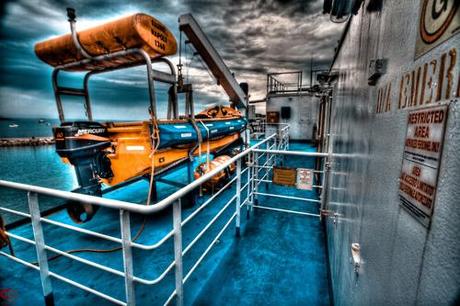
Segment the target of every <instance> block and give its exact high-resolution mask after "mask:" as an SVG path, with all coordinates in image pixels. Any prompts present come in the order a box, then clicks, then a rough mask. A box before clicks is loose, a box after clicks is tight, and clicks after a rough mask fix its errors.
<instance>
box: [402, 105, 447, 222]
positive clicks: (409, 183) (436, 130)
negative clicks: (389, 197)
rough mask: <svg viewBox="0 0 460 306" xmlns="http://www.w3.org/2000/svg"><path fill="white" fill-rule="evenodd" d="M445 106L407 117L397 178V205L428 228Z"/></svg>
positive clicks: (442, 137)
mask: <svg viewBox="0 0 460 306" xmlns="http://www.w3.org/2000/svg"><path fill="white" fill-rule="evenodd" d="M447 110H448V106H447V105H444V106H437V107H431V108H425V109H421V110H417V111H413V112H410V113H409V116H408V120H407V134H406V140H405V143H404V158H403V163H402V167H401V175H400V178H399V197H400V200H401V205H402V206H403V207H404V208H406V209H407V210H408V211H409V212H410V213H412V214H413V215H414V216H415V217H416V218H417V219H418V220H419V221H420V222H422V223H423V224H424V225H426V226H428V225H429V223H430V219H431V215H432V213H433V205H434V200H435V193H436V187H437V180H438V171H439V164H440V159H441V153H442V152H441V150H442V144H443V141H444V129H445V123H446V121H447Z"/></svg>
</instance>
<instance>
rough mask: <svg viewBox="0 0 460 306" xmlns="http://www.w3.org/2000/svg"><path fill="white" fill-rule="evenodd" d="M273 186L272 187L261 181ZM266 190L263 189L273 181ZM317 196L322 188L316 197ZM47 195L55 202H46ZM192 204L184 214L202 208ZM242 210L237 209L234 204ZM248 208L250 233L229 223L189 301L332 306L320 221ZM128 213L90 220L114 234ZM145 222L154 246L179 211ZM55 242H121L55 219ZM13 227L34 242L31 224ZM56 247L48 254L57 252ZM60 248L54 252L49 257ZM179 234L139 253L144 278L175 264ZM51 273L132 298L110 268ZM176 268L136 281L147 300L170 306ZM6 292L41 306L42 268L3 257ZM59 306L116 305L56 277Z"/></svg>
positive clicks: (51, 234) (110, 257) (49, 235)
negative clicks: (238, 230)
mask: <svg viewBox="0 0 460 306" xmlns="http://www.w3.org/2000/svg"><path fill="white" fill-rule="evenodd" d="M291 149H294V150H308V151H312V150H313V148H312V147H310V146H307V145H305V144H293V145H291ZM286 165H292V166H297V167H299V166H303V167H312V166H313V159H311V160H301V159H299V158H289V159H287V160H286ZM184 174H185V169H182V170H180V171H177V172H175V173H173V174H171V175H170V177H169V178H170V179H175V180H179V181H180V180H183V179H184V177H185V175H184ZM262 185H264V184H262ZM262 185H261V186H260V188H261V190H262V191H263V190H264V189H265V188H266V187H264V186H262ZM159 187H160V188H159V189H160V191H161V197H163V196H165V195H166V194H168V193H170V192H171V191H173V190H174V187H171V186H167V185H163V184H160V186H159ZM267 188H268V189H267V190H268V191H270V192H272V193H278V194H281V193H283V194H291V195H303V196H305V195H306V194H305V191H298V190H296V189H293V188H287V187H281V186H274V185H270V186H267ZM306 193H309V192H306ZM307 195H309V196H311V197H315V196H316V195H315V194H314V192H310V193H309V194H307ZM145 196H146V183H144V182H138V183H136V184H133V185H131V186H129V187H127V188H123V189H122V190H117V191H115V192H112V193H111V194H110V197H113V198H117V199H122V200H128V201H132V202H138V203H142V201H143V199H145ZM231 196H232V194H231V192H224V193H223V194H222V195H221V196H220V197H219V200H218V201H217V202H216V203H214V204H213V205H210V206H209V207H207V208H206V209H204V210H203V211H202V212H201V213H200V214H198V215H197V217H196V218H194V219H193V221H191V222H190V223H189V224H187V225H186V226H185V227H184V230H183V240H184V246H186V245H188V243H189V242H190V241H191V240H192V239H193V237H194V236H196V234H197V233H198V232H199V231H200V230H201V229H202V228H203V227H204V226H205V225H206V224H207V223H208V222H209V220H210V219H211V218H212V217H213V216H214V215H215V213H216V212H217V211H218V210H220V208H221V207H222V206H223V205H224V204H225V203H226V202H227V200H228V199H230V197H231ZM40 200H42V201H45V200H46V199H43V198H41V199H40ZM259 203H260V204H261V205H268V206H273V207H279V208H296V209H300V210H302V211H306V212H314V213H317V212H318V205H317V204H309V203H304V202H299V201H286V200H280V199H277V198H268V197H264V196H260V197H259ZM196 207H197V206H195V207H194V208H189V209H184V212H183V217H185V216H187V215H188V214H190V213H191V212H193V210H194V209H195V208H196ZM230 207H231V208H233V207H234V206H233V205H230ZM232 212H233V211H232V210H231V209H228V211H226V212H225V213H224V215H223V216H222V220H220V219H219V221H217V222H216V224H215V226H212V227H211V229H210V232H209V234H207V235H205V236H204V237H203V238H202V239H200V240H199V242H198V243H197V244H196V245H195V246H194V247H193V248H192V249H191V252H190V253H188V254H187V255H186V256H185V257H184V269H185V271H188V270H189V269H190V268H191V266H192V265H193V263H194V262H195V261H196V259H197V258H198V257H199V256H200V255H201V253H202V252H203V250H204V249H205V248H206V247H207V245H208V244H209V242H210V241H211V240H212V239H213V237H214V236H215V234H216V233H217V232H218V231H219V230H220V228H221V226H222V225H223V224H224V223H225V222H226V220H227V218H228V216H230V215H231V213H232ZM245 214H246V213H245V208H244V210H243V214H242V216H243V218H242V231H241V237H239V238H236V237H235V234H234V227H233V226H230V227H229V229H228V230H227V231H226V233H225V234H224V235H223V237H222V238H221V239H220V240H219V243H218V244H216V246H215V247H214V248H213V250H212V251H211V253H210V254H209V256H208V257H207V258H206V259H205V260H204V262H203V263H202V264H201V265H200V266H199V268H198V269H197V270H196V271H195V273H194V274H192V276H191V277H190V280H189V281H188V282H187V283H186V284H185V301H186V304H187V305H328V304H329V294H328V283H327V267H326V255H325V245H324V233H323V232H322V229H321V226H320V222H319V220H318V218H315V217H306V216H299V215H292V214H286V213H282V212H274V211H265V210H260V209H255V211H254V212H252V213H251V215H250V218H249V219H246V217H245ZM50 218H52V219H55V220H59V221H62V222H66V223H71V221H70V220H69V218H68V217H67V214H66V213H65V212H58V213H55V214H54V215H52V216H51V217H50ZM118 220H119V216H118V212H117V211H114V210H108V209H101V210H100V211H99V212H98V214H97V215H96V217H95V219H94V220H93V221H91V222H89V223H86V224H83V225H81V226H82V227H83V228H87V229H91V230H94V231H98V232H101V233H105V234H111V235H114V236H119V221H118ZM142 222H143V217H141V216H136V215H132V224H131V227H132V233H133V234H132V235H133V236H134V235H135V234H136V233H137V231H138V229H139V227H140V225H141V224H142ZM145 224H146V227H145V229H144V231H143V233H142V235H141V236H140V238H139V240H138V241H137V242H140V243H146V244H147V243H154V242H156V241H158V240H159V239H161V238H162V237H163V236H164V234H165V233H167V232H168V231H169V230H171V228H172V217H171V210H170V209H167V210H165V211H163V212H161V213H159V214H156V215H153V216H149V217H148V218H147V219H146V222H145ZM44 231H45V239H46V243H47V244H49V245H51V246H54V247H56V248H59V249H61V250H70V249H75V248H81V247H91V248H99V249H109V248H111V247H114V246H115V245H114V244H112V243H110V242H106V241H102V240H95V239H91V238H89V237H87V236H84V235H79V234H76V233H72V232H70V231H68V230H65V229H62V228H58V227H55V226H51V225H45V226H44ZM12 232H14V233H16V234H18V235H21V236H25V237H29V238H32V232H31V228H30V226H28V225H25V226H21V227H19V228H16V229H14V230H13V231H12ZM14 246H15V251H16V254H17V256H19V257H20V258H23V259H26V260H29V261H34V260H35V250H34V248H33V247H32V246H30V245H27V244H25V243H21V242H18V241H15V242H14ZM48 253H49V252H48ZM50 255H52V254H50V253H49V254H48V256H50ZM77 255H78V256H81V257H83V258H86V259H90V260H93V261H96V262H98V263H100V264H104V265H108V266H110V267H112V268H115V269H119V270H122V258H121V252H120V251H117V252H111V253H79V254H77ZM172 259H173V252H172V240H171V241H168V242H167V243H166V244H165V245H164V247H161V248H159V249H157V250H155V251H141V250H135V251H134V262H135V266H134V270H135V274H136V276H141V277H145V278H149V279H152V278H155V277H156V276H157V275H159V274H160V273H161V272H162V271H163V270H164V269H165V268H166V267H167V266H168V265H169V263H170V262H171V261H172ZM50 269H51V271H54V272H57V273H59V274H63V275H64V276H66V277H69V278H71V279H73V280H76V281H79V282H82V283H83V284H85V285H87V286H90V287H91V288H96V289H98V290H100V291H102V292H104V293H106V294H109V295H111V296H114V297H116V298H118V299H121V300H123V299H124V286H123V279H122V278H120V277H117V276H113V275H111V274H108V273H106V272H103V271H100V270H97V269H94V268H91V267H87V266H84V265H82V264H80V263H78V262H75V261H71V260H69V259H67V258H62V257H61V258H59V259H57V260H54V261H51V263H50ZM173 283H174V273H173V272H172V273H169V274H168V275H167V276H166V278H165V279H164V281H163V282H162V283H160V284H158V285H155V286H144V285H136V301H137V304H138V305H162V304H163V303H164V301H165V300H166V299H167V297H168V296H169V294H170V293H171V292H172V290H174V287H173ZM0 288H9V289H11V295H12V297H13V299H12V300H13V303H11V304H12V305H37V304H40V302H41V301H43V298H42V294H41V286H40V280H39V274H38V272H37V271H34V270H31V269H29V268H27V267H24V266H22V265H20V264H16V263H13V262H11V261H9V260H8V259H6V258H5V257H3V256H2V257H0ZM53 288H54V294H55V300H56V304H57V305H88V304H95V305H96V304H97V305H109V304H110V303H109V302H107V301H105V300H103V299H101V298H98V297H96V296H94V295H92V294H89V293H87V292H85V291H82V290H80V289H77V288H74V287H71V286H69V285H67V284H65V283H62V282H60V281H58V280H55V279H54V280H53Z"/></svg>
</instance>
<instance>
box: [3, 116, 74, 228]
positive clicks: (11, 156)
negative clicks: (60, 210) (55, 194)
mask: <svg viewBox="0 0 460 306" xmlns="http://www.w3.org/2000/svg"><path fill="white" fill-rule="evenodd" d="M46 122H50V123H51V122H52V123H51V124H50V125H47V124H46ZM12 123H15V124H17V125H19V126H18V127H17V128H10V127H9V125H10V124H12ZM52 125H56V121H45V123H39V122H38V119H20V120H18V119H15V120H0V137H32V136H35V137H45V136H51V135H52V132H51V127H52ZM0 180H7V181H13V182H18V183H25V184H31V185H38V186H42V187H51V188H55V189H60V190H67V191H70V190H73V189H75V188H76V187H77V181H76V177H75V174H74V171H73V169H72V166H71V165H68V164H64V163H63V162H62V161H61V159H60V158H59V156H58V155H57V154H56V151H55V148H54V145H45V146H37V147H33V146H25V147H0ZM39 200H40V198H39ZM40 202H41V203H40V209H41V210H46V209H49V208H51V207H52V206H55V205H59V204H61V203H59V201H58V200H54V201H49V200H47V201H40ZM0 206H2V207H7V208H12V209H17V210H20V211H23V212H28V207H27V194H26V193H25V192H19V191H13V190H11V189H7V188H3V187H0ZM0 214H1V215H2V216H3V218H4V219H5V220H6V222H7V223H10V222H12V221H16V220H18V219H19V218H18V217H17V216H14V215H11V214H9V213H5V212H0Z"/></svg>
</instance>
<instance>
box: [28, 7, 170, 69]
mask: <svg viewBox="0 0 460 306" xmlns="http://www.w3.org/2000/svg"><path fill="white" fill-rule="evenodd" d="M77 35H78V39H79V41H80V44H81V45H82V47H83V48H84V49H85V50H86V52H87V53H89V54H90V55H91V56H98V55H103V54H109V53H114V52H118V51H122V50H126V49H131V48H138V49H142V50H144V51H145V52H147V53H148V55H149V56H150V58H157V57H161V56H167V55H173V54H175V53H176V51H177V42H176V39H175V37H174V35H173V34H172V32H171V31H169V30H168V28H166V26H164V25H163V24H162V23H161V22H160V21H158V20H157V19H155V18H153V17H151V16H149V15H146V14H140V13H139V14H134V15H132V16H129V17H125V18H121V19H118V20H115V21H112V22H108V23H105V24H102V25H100V26H97V27H93V28H90V29H87V30H83V31H79V32H78V33H77ZM35 54H36V55H37V57H38V58H39V59H41V60H42V61H44V62H45V63H47V64H49V65H51V66H53V67H56V66H59V65H64V64H68V63H73V62H77V61H80V60H83V59H84V57H83V56H82V55H81V54H80V53H79V52H78V50H77V48H76V47H75V44H74V42H73V40H72V36H71V35H70V34H67V35H62V36H59V37H56V38H52V39H49V40H46V41H43V42H39V43H37V44H36V45H35ZM142 60H143V58H142V57H141V56H139V55H134V54H133V55H130V56H124V57H120V58H118V59H117V61H116V65H117V66H124V65H130V64H133V65H134V64H136V63H139V62H141V61H142ZM113 65H114V62H113V60H112V61H110V62H104V61H98V62H97V63H96V62H91V63H87V64H84V65H79V66H76V67H72V68H70V69H68V70H73V71H84V70H94V69H101V68H113Z"/></svg>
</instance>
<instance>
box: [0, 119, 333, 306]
mask: <svg viewBox="0 0 460 306" xmlns="http://www.w3.org/2000/svg"><path fill="white" fill-rule="evenodd" d="M288 135H289V126H287V125H286V126H281V125H280V126H279V128H278V130H277V132H276V133H274V134H272V135H270V136H268V137H266V138H265V139H264V140H262V141H260V142H258V143H257V144H255V145H253V146H251V147H250V148H248V149H246V150H245V151H243V152H241V153H239V154H238V155H236V156H234V157H232V158H231V159H230V160H228V161H227V162H225V163H224V164H222V165H221V166H220V167H217V168H216V169H214V170H213V171H211V172H209V173H207V174H206V175H204V176H202V177H200V178H199V179H197V180H195V181H193V182H192V183H191V184H189V185H187V186H185V187H183V188H182V189H180V190H178V191H176V192H174V193H173V194H171V195H169V196H168V197H166V198H165V199H163V200H161V201H159V202H157V203H156V204H154V205H150V206H145V205H140V204H135V203H129V202H124V201H118V200H112V199H106V198H100V197H94V196H89V195H83V194H77V193H71V192H67V191H59V190H55V189H50V188H44V187H38V186H33V185H27V184H20V183H14V182H9V181H3V180H0V186H1V187H6V188H11V189H16V190H22V191H26V192H27V197H28V206H29V213H25V212H20V211H16V210H14V209H11V208H6V207H1V206H0V211H2V212H5V213H10V214H15V215H19V216H22V217H26V218H30V220H31V225H32V229H33V234H34V240H31V239H28V238H25V237H21V236H19V235H16V234H13V233H12V232H9V231H8V232H7V235H8V236H9V237H10V238H11V239H16V240H19V241H22V242H24V243H28V244H31V245H33V246H35V249H36V253H37V260H38V261H37V264H32V263H30V262H28V261H26V260H24V259H21V258H19V257H17V256H14V255H13V254H8V253H6V252H4V251H0V255H2V256H5V257H7V258H9V259H11V260H13V261H15V262H18V263H21V264H23V265H25V266H27V267H30V268H32V269H35V270H38V271H39V272H40V278H41V284H42V289H43V295H44V297H45V303H46V304H53V289H52V285H51V278H55V279H58V280H60V281H63V282H65V283H67V284H70V285H72V286H75V287H77V288H80V289H82V290H84V291H87V292H90V293H92V294H95V295H97V296H99V297H101V298H103V299H106V300H108V301H110V302H113V303H115V304H118V305H135V304H136V301H135V291H134V287H135V283H139V284H144V285H155V284H158V283H160V282H161V281H162V280H164V278H165V277H166V275H167V274H168V273H170V272H171V271H172V270H174V272H175V290H174V291H173V292H172V293H171V295H170V296H169V298H168V299H167V300H166V302H165V305H166V304H169V303H170V302H171V301H172V300H173V299H174V298H175V299H176V304H177V305H183V302H184V293H183V286H184V283H185V282H187V280H189V278H190V276H191V274H192V273H193V272H194V271H195V270H196V268H197V267H198V266H199V264H200V263H201V262H202V261H203V259H204V258H205V257H206V255H207V254H208V253H209V252H210V250H211V249H212V247H213V246H214V245H215V243H216V241H218V239H219V238H220V237H221V236H222V235H223V233H224V232H225V230H226V229H227V228H228V227H229V226H230V225H231V224H232V222H235V228H236V235H239V234H240V214H241V208H242V207H243V206H246V207H247V211H248V213H249V212H250V211H252V210H253V209H254V208H257V209H266V210H273V211H279V212H287V213H294V214H301V215H307V216H315V217H320V214H314V213H307V212H301V211H295V210H290V209H282V208H276V207H269V206H263V205H259V203H258V197H259V196H268V197H279V198H285V199H292V200H299V201H304V202H309V203H321V206H322V207H323V205H324V204H323V202H324V192H322V193H321V200H317V199H306V198H302V197H294V196H288V195H279V194H270V193H267V192H266V193H263V192H259V190H258V186H259V185H260V184H261V183H270V182H271V180H270V179H269V177H270V172H271V171H272V167H273V166H274V165H275V164H276V162H277V161H276V159H277V158H278V157H279V156H282V155H296V156H304V157H318V158H325V157H327V156H328V154H325V153H308V152H300V151H287V149H288V146H289V136H288ZM243 158H246V159H247V163H246V167H245V168H244V169H243V165H242V164H243ZM232 163H236V175H235V176H234V177H233V178H232V179H230V181H229V182H227V183H226V184H225V185H224V186H223V187H222V188H221V189H220V190H219V191H217V192H216V193H215V194H214V195H212V196H211V197H209V198H208V199H207V200H206V201H205V202H204V203H202V204H201V205H200V206H199V207H198V208H196V210H195V211H193V212H192V213H191V214H190V215H188V216H187V217H186V218H185V219H184V220H182V207H181V198H182V197H184V196H185V195H187V194H188V193H189V192H191V191H193V190H194V189H196V188H198V187H199V186H200V185H201V184H203V183H205V182H206V181H207V180H209V179H211V178H212V177H213V176H214V175H215V174H217V173H219V172H221V171H222V170H224V169H225V168H227V167H228V166H230V165H231V164H232ZM323 165H326V163H323ZM325 171H327V167H324V169H323V170H321V171H317V172H319V173H321V174H323V175H322V178H323V179H322V183H321V184H320V185H315V186H314V187H315V188H319V189H320V190H324V189H325V186H324V178H325V177H326V175H325ZM261 172H262V174H261ZM243 174H245V175H246V176H247V179H246V183H245V184H244V185H243V180H242V177H243ZM260 174H261V177H260V178H259V175H260ZM234 184H235V185H236V188H235V193H234V194H233V196H232V197H231V198H230V199H229V200H228V201H227V202H226V203H225V205H223V207H222V208H221V209H220V210H219V211H218V212H217V213H216V214H215V215H214V216H213V218H212V219H211V221H209V223H208V224H206V225H205V227H204V228H203V229H202V230H201V231H200V232H199V233H198V234H197V235H196V236H195V237H194V238H193V240H192V241H191V242H190V243H188V245H186V246H185V247H184V245H183V241H182V228H183V226H185V225H186V224H187V223H188V222H190V220H192V219H193V218H194V217H196V216H197V215H198V214H199V213H200V212H201V211H202V210H203V209H204V208H205V207H207V206H208V205H210V204H211V203H212V202H213V201H215V200H216V199H217V198H218V197H219V195H221V194H222V193H223V192H224V191H227V190H230V187H231V186H232V185H234ZM245 189H246V192H243V191H244V190H245ZM38 194H42V195H47V196H51V197H56V198H61V199H66V200H72V201H76V202H80V203H88V204H92V205H99V206H103V207H108V208H110V209H116V210H119V212H120V233H121V235H120V238H118V237H114V236H110V235H106V234H102V233H98V232H95V231H92V230H88V229H83V228H80V227H77V226H73V225H70V224H66V223H63V222H59V221H55V220H51V219H49V218H46V217H42V216H41V214H40V209H39V201H38ZM232 203H234V210H235V211H234V212H233V214H232V215H231V216H230V218H229V219H228V220H227V222H226V223H225V225H224V226H223V227H222V228H221V229H220V231H219V232H218V234H217V235H216V236H215V238H214V239H213V240H212V242H211V243H210V244H209V245H208V247H207V248H206V249H205V251H204V252H203V253H202V254H201V256H199V258H198V260H197V261H196V262H195V263H194V264H193V265H192V267H191V269H190V270H189V271H187V272H186V273H184V272H185V271H184V268H183V263H182V259H183V256H184V255H186V254H187V253H188V252H189V251H190V250H191V249H192V248H193V246H194V245H195V244H196V243H197V242H198V241H199V240H200V239H201V238H202V237H203V236H204V234H205V233H206V232H207V231H208V230H209V228H210V227H211V226H212V225H213V224H214V223H215V222H216V221H217V220H218V219H219V218H220V217H221V216H222V215H223V213H224V212H225V211H226V210H227V209H228V208H229V207H231V205H232ZM170 205H172V206H173V229H172V230H171V231H170V232H168V233H167V234H166V235H164V236H163V237H162V238H161V239H160V240H159V241H158V242H156V243H154V244H150V245H148V244H142V243H138V242H135V241H133V239H132V237H131V229H130V224H131V222H130V213H139V214H144V215H145V214H152V213H155V212H157V211H160V210H162V209H163V208H165V207H167V206H170ZM43 223H46V224H50V225H53V226H57V227H61V228H65V229H67V230H71V231H75V232H78V233H81V234H85V235H89V236H92V237H95V238H99V239H104V240H107V241H111V242H113V243H117V244H119V245H120V247H121V249H122V256H123V270H117V269H114V268H111V267H108V266H105V265H102V264H100V263H96V262H93V261H91V260H88V259H84V258H82V257H79V256H76V255H73V254H70V253H67V252H65V251H62V250H59V249H57V248H55V247H51V246H49V245H47V244H46V243H45V239H44V235H43V230H42V224H43ZM170 239H173V240H174V242H173V243H174V260H173V261H172V262H171V263H170V264H169V265H168V266H167V267H166V269H164V270H163V271H162V272H161V273H159V275H155V276H154V277H151V278H145V277H140V276H136V275H134V271H133V257H132V251H133V249H141V250H148V251H153V250H155V249H157V248H159V247H161V246H162V245H164V244H165V242H166V241H169V240H170ZM47 251H50V252H53V253H56V254H59V255H61V256H64V257H67V258H69V259H71V260H75V261H77V262H79V263H82V264H85V265H88V266H91V267H93V268H96V269H100V270H102V271H105V272H108V273H111V274H113V275H115V276H118V277H122V278H123V279H124V283H125V300H120V299H117V298H114V297H112V296H109V295H108V294H105V293H103V292H101V291H99V290H96V289H93V288H90V287H88V286H85V285H83V284H81V283H78V282H76V281H74V280H72V279H70V278H68V277H65V276H63V275H60V274H58V273H56V272H53V271H50V269H49V266H48V258H47ZM184 274H185V275H184Z"/></svg>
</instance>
